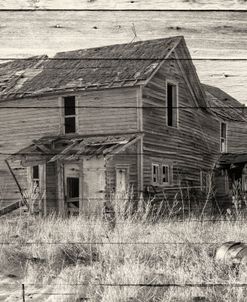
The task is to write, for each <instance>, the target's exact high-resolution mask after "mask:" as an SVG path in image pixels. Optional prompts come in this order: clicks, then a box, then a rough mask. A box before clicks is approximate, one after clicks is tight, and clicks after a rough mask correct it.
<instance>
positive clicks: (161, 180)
mask: <svg viewBox="0 0 247 302" xmlns="http://www.w3.org/2000/svg"><path fill="white" fill-rule="evenodd" d="M164 167H166V168H167V182H164V181H163V179H164V173H163V171H164V170H163V169H164ZM170 173H171V166H169V165H168V164H162V165H161V179H160V183H161V185H163V186H164V185H170V183H171V181H170V178H171V176H170Z"/></svg>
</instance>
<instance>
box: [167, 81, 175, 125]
mask: <svg viewBox="0 0 247 302" xmlns="http://www.w3.org/2000/svg"><path fill="white" fill-rule="evenodd" d="M166 103H167V108H166V112H167V113H166V120H167V126H170V127H177V126H178V95H177V85H174V84H172V83H167V86H166Z"/></svg>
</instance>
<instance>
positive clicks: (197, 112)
mask: <svg viewBox="0 0 247 302" xmlns="http://www.w3.org/2000/svg"><path fill="white" fill-rule="evenodd" d="M167 81H170V82H172V83H175V84H176V85H177V87H178V107H179V109H178V126H177V127H170V126H167V91H166V82H167ZM194 85H196V83H195V84H194ZM143 131H144V133H145V135H144V147H143V153H144V184H145V183H148V181H150V175H151V160H150V158H153V160H155V158H156V159H157V160H164V161H167V162H168V163H169V162H170V163H171V164H172V165H173V166H174V167H175V166H177V167H179V168H178V169H176V171H179V173H180V174H184V175H185V177H186V179H188V180H197V182H198V181H199V180H200V170H209V169H211V168H212V167H213V166H214V163H215V161H216V160H217V158H218V157H219V155H220V122H219V120H218V119H216V118H215V117H214V116H213V115H211V114H210V113H208V112H206V111H205V110H203V109H200V108H198V105H197V104H196V103H195V100H194V99H193V97H192V93H191V91H190V89H189V87H188V85H187V83H186V81H185V79H184V77H183V75H182V72H181V70H180V67H179V65H178V63H177V62H176V61H175V60H168V61H166V62H165V63H164V64H163V65H162V67H161V68H160V69H159V71H158V72H157V73H156V74H155V76H154V77H153V78H152V79H151V80H150V82H149V83H148V84H147V85H146V86H145V87H143ZM173 170H174V171H175V169H173ZM174 173H175V172H174ZM145 177H146V179H145ZM174 178H175V175H174Z"/></svg>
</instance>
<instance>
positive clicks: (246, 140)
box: [227, 122, 247, 153]
mask: <svg viewBox="0 0 247 302" xmlns="http://www.w3.org/2000/svg"><path fill="white" fill-rule="evenodd" d="M227 152H229V153H243V152H245V153H246V152H247V122H246V123H241V122H227Z"/></svg>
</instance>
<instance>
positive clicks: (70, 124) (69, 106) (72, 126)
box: [64, 96, 76, 133]
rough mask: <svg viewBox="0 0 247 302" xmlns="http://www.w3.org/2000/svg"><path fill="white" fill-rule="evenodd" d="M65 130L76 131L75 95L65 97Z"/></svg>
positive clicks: (68, 131)
mask: <svg viewBox="0 0 247 302" xmlns="http://www.w3.org/2000/svg"><path fill="white" fill-rule="evenodd" d="M64 132H65V133H75V132H76V106H75V97H74V96H67V97H65V98H64Z"/></svg>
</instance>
